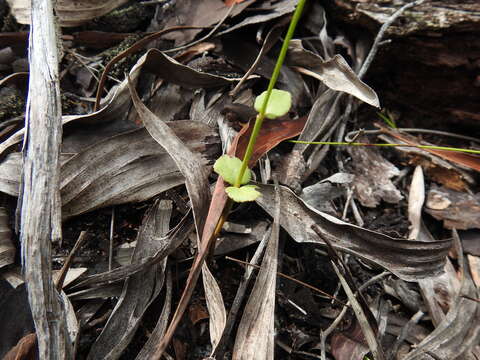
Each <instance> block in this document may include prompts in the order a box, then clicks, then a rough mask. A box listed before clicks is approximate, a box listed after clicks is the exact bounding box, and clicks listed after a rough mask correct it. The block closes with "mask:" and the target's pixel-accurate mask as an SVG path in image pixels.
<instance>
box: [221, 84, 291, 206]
mask: <svg viewBox="0 0 480 360" xmlns="http://www.w3.org/2000/svg"><path fill="white" fill-rule="evenodd" d="M266 96H267V91H264V92H263V93H262V94H261V95H260V96H258V97H257V98H256V100H255V110H257V111H258V112H259V113H261V111H262V106H263V103H264V101H265V98H266ZM291 105H292V96H291V95H290V93H289V92H288V91H284V90H277V89H273V90H272V93H271V95H270V101H269V102H268V104H267V107H266V110H265V117H267V118H269V119H276V118H278V117H280V116H283V115H285V114H286V113H288V111H289V110H290V107H291ZM241 169H242V160H240V159H239V158H237V157H234V156H229V155H223V156H221V157H220V158H218V159H217V161H216V162H215V164H214V165H213V170H214V171H215V172H216V173H217V174H218V175H220V176H221V177H222V178H223V180H224V181H225V182H227V183H229V184H230V185H232V186H229V187H227V188H226V189H225V191H226V192H227V195H228V197H229V198H230V199H232V200H233V201H235V202H245V201H254V200H255V199H256V198H257V197H259V196H260V193H259V192H258V191H257V190H255V189H256V188H257V186H255V185H245V184H247V183H248V182H250V179H251V177H252V176H251V173H252V172H251V170H250V169H249V168H246V169H245V171H244V173H243V175H242V176H240V171H241ZM239 178H240V181H237V180H238V179H239ZM237 183H238V185H237ZM239 185H243V186H239Z"/></svg>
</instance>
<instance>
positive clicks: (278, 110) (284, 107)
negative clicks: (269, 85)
mask: <svg viewBox="0 0 480 360" xmlns="http://www.w3.org/2000/svg"><path fill="white" fill-rule="evenodd" d="M266 96H267V92H266V91H264V92H263V93H261V94H260V96H257V98H256V99H255V110H257V111H258V112H260V111H261V108H262V106H263V102H264V101H265V97H266ZM291 106H292V95H291V94H290V93H289V92H288V91H284V90H277V89H273V90H272V94H271V95H270V99H268V104H267V110H266V111H265V116H266V117H267V118H269V119H275V118H277V117H280V116H283V115H285V114H286V113H288V111H289V110H290V107H291Z"/></svg>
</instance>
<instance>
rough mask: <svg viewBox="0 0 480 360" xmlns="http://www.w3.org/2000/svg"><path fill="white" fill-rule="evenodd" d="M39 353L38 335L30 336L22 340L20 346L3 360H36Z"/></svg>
mask: <svg viewBox="0 0 480 360" xmlns="http://www.w3.org/2000/svg"><path fill="white" fill-rule="evenodd" d="M36 353H37V335H36V334H35V333H33V334H28V335H26V336H24V337H23V338H21V339H20V341H19V342H18V344H17V345H16V346H15V347H14V348H12V349H11V350H10V351H9V352H8V353H7V354H6V355H5V356H4V358H3V360H35V359H36V358H37V356H38V354H36Z"/></svg>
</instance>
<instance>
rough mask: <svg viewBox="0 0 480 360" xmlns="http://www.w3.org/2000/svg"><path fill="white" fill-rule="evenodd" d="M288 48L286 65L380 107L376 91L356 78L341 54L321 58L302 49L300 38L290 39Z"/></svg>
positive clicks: (333, 88)
mask: <svg viewBox="0 0 480 360" xmlns="http://www.w3.org/2000/svg"><path fill="white" fill-rule="evenodd" d="M288 50H289V51H288V55H287V59H286V61H287V65H289V66H291V67H293V68H294V69H296V70H297V71H299V72H300V73H302V74H304V75H308V76H312V77H314V78H316V79H318V80H320V81H321V82H323V83H324V84H325V85H326V86H328V87H329V88H330V89H332V90H336V91H343V92H346V93H347V94H350V95H353V96H355V97H356V98H358V99H360V100H362V101H364V102H366V103H367V104H369V105H372V106H375V107H377V108H378V107H380V101H379V100H378V95H377V93H376V92H375V91H374V90H373V89H372V88H371V87H370V86H368V85H367V84H365V83H364V82H363V81H362V80H360V79H359V78H358V76H357V74H355V72H354V71H353V70H352V69H351V68H350V66H349V65H348V63H347V62H346V61H345V59H344V58H343V57H342V56H341V55H335V56H334V57H333V58H331V59H328V60H323V59H322V58H321V57H320V56H318V55H317V54H314V53H313V52H311V51H308V50H306V49H304V48H303V46H302V43H301V41H300V40H293V41H291V42H290V45H289V49H288Z"/></svg>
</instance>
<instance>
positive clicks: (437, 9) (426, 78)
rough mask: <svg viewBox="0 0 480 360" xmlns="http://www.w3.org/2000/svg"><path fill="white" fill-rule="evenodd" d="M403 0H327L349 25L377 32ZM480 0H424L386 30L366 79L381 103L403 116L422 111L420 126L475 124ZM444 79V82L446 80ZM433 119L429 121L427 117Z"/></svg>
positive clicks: (478, 108)
mask: <svg viewBox="0 0 480 360" xmlns="http://www.w3.org/2000/svg"><path fill="white" fill-rule="evenodd" d="M408 2H410V1H407V0H401V1H397V0H385V1H381V2H379V1H376V0H335V1H333V0H330V1H329V3H330V5H331V6H332V9H335V10H334V11H331V12H330V13H331V14H332V15H333V16H335V17H336V20H341V21H342V22H344V23H345V25H346V26H348V27H352V26H353V27H355V28H357V29H358V28H362V29H363V30H365V31H368V32H370V33H371V34H375V33H376V31H377V29H378V28H379V26H381V25H382V24H383V23H384V22H385V21H386V20H387V19H388V17H389V16H390V15H391V14H392V13H393V12H394V11H395V10H396V9H398V8H399V7H400V6H402V5H404V4H406V3H408ZM479 35H480V2H479V1H477V0H463V1H456V0H437V1H432V0H426V1H425V2H424V3H423V4H421V5H419V6H416V7H414V8H412V9H409V10H407V11H406V12H404V14H403V15H402V18H401V19H399V20H397V21H396V22H395V23H394V24H393V26H391V27H390V28H389V29H388V31H387V38H390V40H391V43H390V44H388V45H383V46H382V47H381V48H380V52H379V55H378V56H377V57H376V59H375V62H374V64H373V68H372V71H371V72H370V74H369V75H370V76H371V77H370V78H369V83H370V85H372V87H373V88H374V89H376V90H377V91H378V92H379V95H380V97H381V98H382V105H387V106H391V107H395V109H396V110H401V111H402V112H403V115H405V117H409V118H411V117H412V116H413V115H416V116H417V117H418V114H419V113H421V114H422V127H428V126H430V124H432V125H433V124H435V125H434V126H436V127H438V120H439V119H442V120H443V121H444V122H447V121H448V122H452V121H454V122H461V123H462V124H464V125H470V124H475V123H477V122H478V120H479V119H480V116H479V113H480V102H478V96H477V94H478V86H479V80H478V77H477V78H476V77H475V75H474V74H475V73H476V74H478V70H479V67H480V61H479V60H480V36H479ZM445 84H448V86H445ZM428 119H431V123H426V122H425V121H426V120H428Z"/></svg>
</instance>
